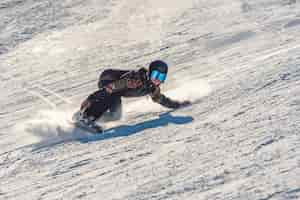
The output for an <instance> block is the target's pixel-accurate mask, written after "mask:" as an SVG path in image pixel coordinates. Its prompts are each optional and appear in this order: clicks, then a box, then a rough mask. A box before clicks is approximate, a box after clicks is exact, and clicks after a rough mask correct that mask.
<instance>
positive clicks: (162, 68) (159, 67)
mask: <svg viewBox="0 0 300 200" xmlns="http://www.w3.org/2000/svg"><path fill="white" fill-rule="evenodd" d="M154 70H156V71H159V72H161V73H164V74H167V73H168V65H167V63H165V62H164V61H161V60H155V61H153V62H151V63H150V65H149V72H150V74H151V73H152V71H154Z"/></svg>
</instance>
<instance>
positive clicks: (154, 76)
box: [150, 70, 167, 86]
mask: <svg viewBox="0 0 300 200" xmlns="http://www.w3.org/2000/svg"><path fill="white" fill-rule="evenodd" d="M166 77H167V74H165V73H161V72H159V71H157V70H153V71H152V72H151V75H150V79H151V82H152V83H153V84H154V85H155V86H159V85H160V84H162V83H163V82H164V81H165V80H166Z"/></svg>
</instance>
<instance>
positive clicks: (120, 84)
mask: <svg viewBox="0 0 300 200" xmlns="http://www.w3.org/2000/svg"><path fill="white" fill-rule="evenodd" d="M142 84H143V83H142V81H140V80H136V79H129V78H125V79H120V80H116V81H114V82H113V83H111V84H108V85H107V86H106V87H105V89H106V91H107V92H109V93H115V92H119V91H122V90H126V89H134V88H137V87H139V86H141V85H142Z"/></svg>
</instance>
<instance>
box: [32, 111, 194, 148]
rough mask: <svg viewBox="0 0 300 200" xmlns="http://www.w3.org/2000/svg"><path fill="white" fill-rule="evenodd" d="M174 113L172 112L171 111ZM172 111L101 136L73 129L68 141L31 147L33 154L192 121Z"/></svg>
mask: <svg viewBox="0 0 300 200" xmlns="http://www.w3.org/2000/svg"><path fill="white" fill-rule="evenodd" d="M173 111H174V110H173ZM173 111H169V112H166V113H162V114H160V115H159V118H157V119H152V120H148V121H144V122H141V123H138V124H134V125H121V126H116V127H113V128H110V129H107V130H105V131H104V133H103V134H98V135H92V134H88V135H85V136H82V135H81V136H76V129H74V130H73V131H72V132H71V133H70V134H71V135H73V136H71V138H68V139H62V140H60V139H59V138H58V140H53V141H52V140H51V141H42V142H40V143H37V144H33V145H31V146H32V147H33V149H32V151H33V152H38V151H40V150H42V149H44V150H45V148H46V149H48V148H52V147H53V146H55V145H59V144H63V143H67V142H71V141H79V142H81V143H89V142H95V141H101V140H108V139H112V138H116V137H126V136H130V135H134V134H137V133H139V132H142V131H144V130H146V129H152V128H158V127H163V126H167V125H168V124H177V125H182V124H187V123H191V122H192V121H193V120H194V119H193V118H192V117H190V116H172V115H171V113H172V112H173Z"/></svg>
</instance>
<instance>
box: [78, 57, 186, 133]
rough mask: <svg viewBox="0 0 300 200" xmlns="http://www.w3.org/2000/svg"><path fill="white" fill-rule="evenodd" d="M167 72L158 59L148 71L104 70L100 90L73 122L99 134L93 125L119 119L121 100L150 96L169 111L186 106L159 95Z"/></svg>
mask: <svg viewBox="0 0 300 200" xmlns="http://www.w3.org/2000/svg"><path fill="white" fill-rule="evenodd" d="M167 73H168V65H167V64H166V63H165V62H164V61H161V60H156V61H153V62H151V63H150V65H149V70H147V69H146V68H143V67H142V68H140V69H138V70H116V69H107V70H104V71H103V72H102V73H101V75H100V78H99V82H98V87H99V90H97V91H96V92H94V93H92V94H91V95H89V96H88V98H87V99H86V100H85V101H84V102H83V103H82V104H81V107H80V111H78V112H77V113H75V114H74V116H73V119H74V121H76V122H77V123H80V126H84V127H89V128H90V129H93V130H95V131H96V132H101V131H102V128H101V127H100V126H99V125H97V124H96V123H95V122H96V121H97V120H98V119H99V118H100V117H101V119H102V120H103V121H104V122H107V121H113V120H119V119H120V118H121V114H122V100H121V97H139V96H145V95H150V96H151V98H152V100H153V101H154V102H156V103H159V104H161V105H162V106H165V107H168V108H179V107H182V106H186V105H189V104H190V102H189V101H183V102H179V101H175V100H171V99H170V98H168V97H166V96H165V95H163V94H162V93H161V91H160V84H161V83H163V82H164V81H165V80H166V77H167Z"/></svg>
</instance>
